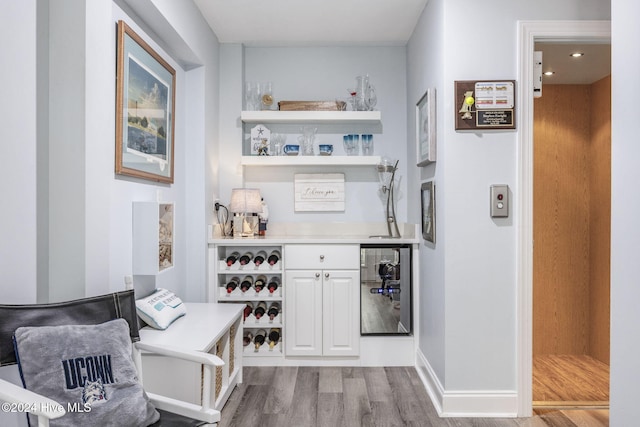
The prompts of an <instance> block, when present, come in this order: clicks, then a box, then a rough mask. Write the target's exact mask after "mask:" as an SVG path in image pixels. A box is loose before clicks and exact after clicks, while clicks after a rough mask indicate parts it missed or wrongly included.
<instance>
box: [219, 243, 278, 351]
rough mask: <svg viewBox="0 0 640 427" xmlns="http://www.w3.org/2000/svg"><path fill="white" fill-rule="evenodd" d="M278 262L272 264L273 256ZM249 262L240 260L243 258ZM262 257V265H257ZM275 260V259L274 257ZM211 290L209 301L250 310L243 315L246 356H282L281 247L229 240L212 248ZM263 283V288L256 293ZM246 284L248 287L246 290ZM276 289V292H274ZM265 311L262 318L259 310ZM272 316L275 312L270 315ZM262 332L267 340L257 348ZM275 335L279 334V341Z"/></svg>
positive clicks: (260, 262)
mask: <svg viewBox="0 0 640 427" xmlns="http://www.w3.org/2000/svg"><path fill="white" fill-rule="evenodd" d="M274 254H275V255H277V260H276V261H275V262H273V263H270V262H269V258H270V256H271V255H274ZM245 256H246V257H247V259H246V260H245V259H241V258H243V257H245ZM258 256H260V257H261V259H260V261H259V262H256V259H257V257H258ZM274 260H275V258H274ZM209 262H210V274H211V276H210V288H209V294H210V297H209V300H210V301H211V302H218V303H242V304H245V305H246V306H248V307H249V309H247V310H246V311H245V315H244V316H243V328H244V333H243V341H244V338H247V339H248V340H249V341H250V342H249V343H247V345H244V346H243V350H242V353H243V354H244V356H245V357H249V358H253V357H282V356H283V349H282V339H281V334H282V330H283V328H284V316H283V305H284V301H283V295H284V291H283V289H284V283H283V280H282V271H283V270H282V265H283V261H282V247H281V246H280V245H273V244H267V245H256V244H251V245H243V244H242V241H241V240H236V241H234V240H230V241H229V243H228V244H222V245H216V246H215V247H211V248H210V249H209ZM258 281H260V282H261V283H262V286H263V288H262V289H260V290H257V288H256V284H257V283H258ZM244 284H246V285H247V286H248V288H246V289H243V286H244ZM273 287H275V289H273ZM259 307H262V309H263V310H264V312H263V313H261V315H260V316H257V315H256V312H257V309H258V308H259ZM270 313H275V314H272V315H270ZM261 331H263V332H264V333H266V336H265V341H264V343H262V344H259V345H256V341H255V338H256V337H257V336H258V335H261V334H259V333H260V332H261ZM272 332H276V335H275V337H276V338H278V339H277V340H272V339H271V338H273V337H274V335H272Z"/></svg>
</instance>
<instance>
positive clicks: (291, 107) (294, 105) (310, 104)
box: [278, 100, 347, 111]
mask: <svg viewBox="0 0 640 427" xmlns="http://www.w3.org/2000/svg"><path fill="white" fill-rule="evenodd" d="M278 109H279V110H280V111H344V110H346V109H347V103H346V102H344V101H337V100H336V101H280V102H278Z"/></svg>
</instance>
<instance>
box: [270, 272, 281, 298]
mask: <svg viewBox="0 0 640 427" xmlns="http://www.w3.org/2000/svg"><path fill="white" fill-rule="evenodd" d="M279 286H280V278H279V277H278V276H273V277H272V278H271V280H269V284H268V285H267V289H269V293H270V294H272V293H274V292H275V291H276V289H278V287H279Z"/></svg>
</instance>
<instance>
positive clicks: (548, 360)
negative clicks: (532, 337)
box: [532, 354, 609, 408]
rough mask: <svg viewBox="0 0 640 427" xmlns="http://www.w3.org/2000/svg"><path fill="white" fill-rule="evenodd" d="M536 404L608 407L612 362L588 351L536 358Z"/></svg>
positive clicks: (534, 378) (534, 380) (534, 382)
mask: <svg viewBox="0 0 640 427" xmlns="http://www.w3.org/2000/svg"><path fill="white" fill-rule="evenodd" d="M532 393H533V405H534V408H545V407H546V408H550V407H555V408H563V407H564V408H566V407H580V406H587V407H592V408H608V406H609V366H608V365H606V364H604V363H602V362H600V361H599V360H596V359H594V358H593V357H590V356H585V355H573V354H564V355H544V356H535V357H534V358H533V390H532Z"/></svg>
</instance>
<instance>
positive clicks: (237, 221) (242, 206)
mask: <svg viewBox="0 0 640 427" xmlns="http://www.w3.org/2000/svg"><path fill="white" fill-rule="evenodd" d="M229 211H231V212H232V213H233V237H234V238H235V237H253V236H255V235H257V234H258V223H259V221H258V215H257V214H259V213H260V212H262V197H261V196H260V190H259V189H257V188H234V189H233V190H231V202H230V203H229Z"/></svg>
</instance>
